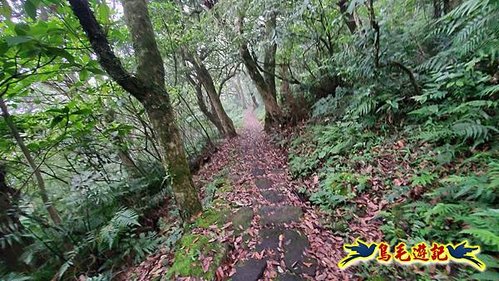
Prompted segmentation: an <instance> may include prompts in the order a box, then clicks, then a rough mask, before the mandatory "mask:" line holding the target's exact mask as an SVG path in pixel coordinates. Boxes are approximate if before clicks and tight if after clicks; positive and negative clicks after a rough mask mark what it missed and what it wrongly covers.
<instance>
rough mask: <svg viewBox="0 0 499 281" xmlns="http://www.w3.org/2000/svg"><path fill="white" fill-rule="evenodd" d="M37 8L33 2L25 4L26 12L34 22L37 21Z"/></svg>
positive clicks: (28, 0) (29, 0)
mask: <svg viewBox="0 0 499 281" xmlns="http://www.w3.org/2000/svg"><path fill="white" fill-rule="evenodd" d="M36 6H37V5H36V4H35V3H34V1H33V0H27V1H26V2H24V11H25V12H26V14H27V15H28V16H29V17H30V18H31V19H33V20H36Z"/></svg>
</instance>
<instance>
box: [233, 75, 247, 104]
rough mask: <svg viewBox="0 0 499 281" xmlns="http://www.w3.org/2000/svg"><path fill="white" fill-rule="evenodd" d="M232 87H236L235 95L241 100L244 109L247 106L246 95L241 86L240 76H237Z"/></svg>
mask: <svg viewBox="0 0 499 281" xmlns="http://www.w3.org/2000/svg"><path fill="white" fill-rule="evenodd" d="M234 87H235V88H236V92H237V96H238V97H239V100H240V101H241V105H242V106H243V108H244V109H247V108H248V103H247V102H246V95H245V94H244V91H243V87H242V86H241V78H240V77H239V76H238V77H237V79H236V82H235V83H234Z"/></svg>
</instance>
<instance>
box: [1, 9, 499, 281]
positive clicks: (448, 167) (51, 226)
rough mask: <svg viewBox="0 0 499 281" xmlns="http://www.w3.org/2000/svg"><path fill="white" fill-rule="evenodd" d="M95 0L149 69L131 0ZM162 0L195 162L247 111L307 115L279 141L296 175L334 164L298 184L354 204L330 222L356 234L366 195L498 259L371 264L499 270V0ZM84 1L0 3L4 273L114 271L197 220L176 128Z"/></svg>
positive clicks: (158, 27)
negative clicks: (479, 265)
mask: <svg viewBox="0 0 499 281" xmlns="http://www.w3.org/2000/svg"><path fill="white" fill-rule="evenodd" d="M78 1H82V2H89V3H90V8H91V11H92V12H93V15H95V18H96V20H97V22H98V23H99V25H100V27H101V29H102V31H103V33H104V35H105V37H106V39H107V41H108V42H109V44H110V45H111V47H112V48H111V50H112V51H113V52H114V54H115V55H116V57H117V59H118V60H120V62H121V64H122V66H123V69H124V70H126V71H128V73H134V71H138V73H140V71H139V70H140V69H138V68H140V64H141V62H140V60H139V59H138V58H139V56H140V55H141V54H140V49H137V46H136V45H137V44H136V42H134V41H133V36H134V34H130V32H131V28H130V22H129V20H126V19H125V16H124V12H123V7H122V4H121V3H119V2H116V1H97V0H96V1H94V0H91V1H86V0H75V1H73V2H78ZM124 2H126V3H132V2H134V3H135V2H141V3H142V2H144V1H137V0H125V1H124ZM147 2H148V3H147V8H148V11H149V15H148V17H149V18H150V22H151V23H152V26H153V28H154V31H155V34H154V35H155V38H156V42H155V43H154V44H149V45H157V50H158V51H159V53H160V54H161V57H162V59H163V62H162V63H163V66H164V73H163V74H164V77H161V78H162V79H163V78H164V80H165V81H164V84H165V85H160V86H161V87H163V88H164V93H167V95H168V97H169V103H170V105H171V107H172V108H173V112H174V116H173V118H171V119H169V120H167V123H168V125H171V126H173V127H177V128H178V130H179V132H180V136H181V139H182V141H183V147H180V149H179V150H181V151H183V152H185V155H186V156H187V158H188V159H189V160H190V164H191V165H190V166H191V170H192V171H195V170H196V169H197V168H198V167H199V166H200V164H202V162H203V161H206V159H207V158H208V156H207V154H209V153H211V152H213V151H214V150H215V148H214V147H215V146H216V143H217V140H219V139H220V138H223V137H228V138H229V137H233V136H234V135H235V130H234V127H238V126H239V125H240V123H241V122H240V121H241V118H242V113H243V111H244V110H245V109H248V108H250V109H257V112H258V114H259V115H261V117H262V119H265V120H269V116H271V117H272V119H273V120H274V122H277V124H273V125H274V126H273V127H266V129H267V130H268V131H272V132H279V129H280V128H286V126H287V125H296V124H301V125H300V126H298V127H296V128H295V130H294V135H293V137H292V139H286V138H284V139H281V143H282V144H283V145H286V146H288V145H289V149H290V150H289V152H290V155H289V165H290V169H291V172H292V176H293V177H295V178H303V179H307V178H315V179H317V180H316V183H315V184H314V185H313V186H312V187H311V186H304V187H303V188H302V189H300V192H301V193H302V194H304V195H306V197H307V198H309V200H310V201H311V202H312V203H314V204H317V205H319V206H320V207H321V208H322V209H323V210H325V211H326V212H329V213H330V214H331V217H332V218H334V217H335V216H337V217H340V216H341V217H342V218H343V219H337V220H336V219H332V220H331V223H330V225H329V226H330V228H331V230H332V231H334V232H335V233H336V234H338V235H340V236H342V237H345V239H347V238H348V237H349V234H350V233H349V229H348V227H349V225H348V221H349V220H353V219H356V218H358V216H359V214H366V213H367V212H368V210H369V208H368V207H366V204H367V203H366V201H365V200H368V201H369V202H371V203H373V202H374V203H373V204H377V205H380V206H382V207H381V209H382V210H381V212H380V213H379V214H378V215H377V216H376V218H374V220H375V221H376V222H377V223H380V222H382V225H381V224H380V226H379V230H380V231H381V232H382V233H383V235H384V237H385V239H386V240H388V241H391V242H394V241H405V242H407V243H408V244H414V243H416V242H419V241H432V240H438V241H445V242H446V241H460V240H462V239H468V240H470V241H471V242H472V243H474V244H478V245H480V246H481V247H482V249H483V255H482V256H481V258H483V260H485V261H486V264H487V266H488V268H489V269H488V270H487V271H486V272H483V273H476V272H473V271H472V270H471V269H469V268H467V267H460V266H456V265H452V266H450V267H449V268H446V267H437V268H436V269H434V268H419V269H417V270H414V271H410V272H409V271H408V270H404V269H403V268H399V267H381V268H380V267H377V268H375V267H370V266H365V267H362V268H360V269H358V270H357V272H356V274H357V275H358V276H359V277H362V278H372V279H376V278H381V279H390V278H393V276H397V277H399V278H400V279H425V280H428V279H447V278H453V279H456V280H462V279H470V278H475V279H482V280H497V279H498V278H499V276H498V275H499V274H498V272H497V271H498V268H499V265H498V261H497V255H498V253H499V229H498V227H497V226H498V225H499V213H498V209H497V206H498V198H497V194H498V189H499V182H498V178H499V157H498V156H499V152H498V150H497V148H498V145H499V144H498V130H499V128H498V127H497V124H499V116H498V107H499V102H498V99H497V97H498V93H499V72H498V67H499V59H498V55H499V48H498V46H499V21H497V18H499V2H498V1H497V0H432V1H430V0H425V1H416V0H406V1H397V0H378V1H373V0H350V1H345V0H307V1H274V0H272V1H266V0H244V1H228V0H227V1H225V0H224V1H147ZM144 3H145V2H144ZM143 5H145V4H143ZM73 10H74V9H73ZM73 10H72V9H71V5H70V4H69V3H67V2H65V1H59V0H1V1H0V20H1V22H0V32H1V35H0V107H1V109H2V112H1V113H2V118H1V119H0V136H1V138H0V249H1V250H0V254H1V257H0V279H2V280H51V279H54V280H57V279H63V280H74V279H77V278H79V277H80V276H81V277H89V279H87V280H108V279H111V278H115V277H116V276H117V275H118V274H119V273H120V272H121V271H122V268H123V266H129V265H132V264H134V263H138V262H140V261H142V260H144V259H145V258H146V257H147V256H148V255H150V254H152V253H154V252H156V251H157V250H158V247H159V246H160V245H161V247H163V248H164V247H166V248H168V249H169V250H171V249H173V248H174V247H175V244H176V242H177V240H179V239H181V238H180V236H181V234H182V232H183V231H184V230H183V229H184V228H183V225H182V223H181V218H180V214H181V212H182V210H181V208H180V210H179V206H177V205H176V203H178V202H175V200H174V193H175V192H172V173H171V170H168V169H165V165H164V164H163V165H162V160H163V162H164V158H165V151H163V150H164V149H165V147H166V148H168V146H165V145H164V144H162V143H161V140H159V137H158V135H159V134H158V128H154V126H153V122H152V121H151V115H149V114H148V112H147V109H146V108H145V107H144V104H143V103H141V101H140V100H139V99H137V98H136V96H134V95H133V94H131V93H130V92H127V91H125V89H124V88H122V87H120V85H121V84H120V81H115V80H116V79H113V75H110V73H109V69H107V68H106V67H105V66H103V63H102V58H101V57H102V56H101V54H98V52H97V51H96V48H95V46H94V44H93V42H92V43H90V41H89V40H88V39H89V38H88V37H87V34H88V33H85V32H84V31H83V29H82V21H79V19H78V17H77V16H75V15H74V13H73ZM132 12H133V11H132ZM148 20H149V19H148ZM132 42H133V43H132ZM149 43H150V42H149ZM146 45H147V44H146ZM156 63H159V64H161V62H156ZM252 66H253V68H252ZM139 76H140V75H139ZM151 76H152V74H151ZM131 77H135V76H133V75H132V76H131ZM121 83H122V82H121ZM155 86H158V85H155ZM152 88H154V87H152ZM266 95H267V96H266ZM276 106H277V107H276ZM307 118H309V119H308V121H307V122H303V123H299V122H300V121H303V120H306V119H307ZM165 125H166V124H165ZM279 138H282V135H281V136H280V137H279ZM169 168H172V167H169ZM189 176H190V175H189ZM314 182H315V181H314ZM212 189H216V184H212V185H208V186H207V187H206V188H205V190H207V194H204V195H205V198H203V200H201V201H203V203H204V204H205V207H209V206H210V204H211V199H212V198H211V197H210V194H212V192H213V190H212ZM210 190H211V191H210ZM211 196H212V195H211ZM366 198H367V199H366ZM354 214H357V215H354ZM356 216H357V217H356ZM191 238H192V236H185V237H184V238H183V239H181V241H180V243H178V244H185V243H190V242H189V241H190V240H189V239H191ZM191 242H192V241H191ZM204 242H205V243H208V242H207V241H204ZM21 253H22V254H21ZM178 270H181V269H178ZM92 277H93V279H92Z"/></svg>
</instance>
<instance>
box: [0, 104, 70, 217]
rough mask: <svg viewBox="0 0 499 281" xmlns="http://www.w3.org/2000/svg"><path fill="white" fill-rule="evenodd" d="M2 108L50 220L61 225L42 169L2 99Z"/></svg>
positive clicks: (0, 106) (0, 105)
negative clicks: (31, 173) (50, 198)
mask: <svg viewBox="0 0 499 281" xmlns="http://www.w3.org/2000/svg"><path fill="white" fill-rule="evenodd" d="M0 108H1V110H2V114H3V117H4V119H5V123H7V126H8V127H9V129H10V132H11V133H12V136H13V137H14V139H15V140H16V142H17V145H18V146H19V148H20V149H21V151H22V153H23V155H24V157H25V158H26V161H27V162H28V165H29V167H30V168H31V170H32V171H33V175H34V176H35V180H36V183H37V185H38V192H39V193H40V197H41V198H42V202H43V204H44V205H45V208H46V209H47V212H48V213H49V216H50V219H51V220H52V222H53V223H54V224H55V225H59V224H61V218H60V217H59V213H58V212H57V210H56V209H55V208H54V206H53V205H52V202H51V201H50V200H49V196H48V194H47V189H46V188H45V181H44V180H43V177H42V173H41V172H40V167H39V166H38V165H36V163H35V160H34V159H33V157H32V156H31V153H30V151H29V149H28V148H27V147H26V145H25V144H24V141H23V139H22V138H21V135H20V134H19V131H18V130H17V127H16V124H14V122H13V121H12V116H11V115H10V114H9V111H8V109H7V105H6V104H5V102H4V100H3V99H2V98H0Z"/></svg>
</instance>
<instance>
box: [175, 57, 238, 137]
mask: <svg viewBox="0 0 499 281" xmlns="http://www.w3.org/2000/svg"><path fill="white" fill-rule="evenodd" d="M183 53H184V56H185V58H186V59H187V60H188V61H189V62H190V63H192V65H193V66H194V71H195V72H196V77H197V79H198V80H199V81H200V82H201V84H203V87H204V89H205V90H206V93H207V94H208V97H209V99H210V101H211V104H212V105H213V108H214V110H215V114H216V115H217V116H218V119H219V120H220V123H221V124H222V128H223V132H224V134H223V135H224V137H229V138H232V137H235V136H237V133H236V129H235V128H234V123H233V122H232V120H231V119H230V117H229V115H227V112H225V110H224V108H223V106H222V101H221V100H220V95H219V94H218V93H217V90H216V88H215V83H214V82H213V78H212V77H211V74H210V72H209V71H208V69H206V67H205V65H204V64H203V62H202V61H201V59H200V58H199V57H197V55H196V54H191V53H189V51H188V50H186V48H184V49H183Z"/></svg>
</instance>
